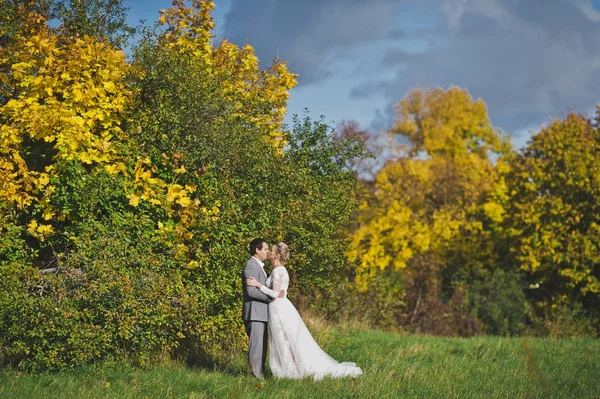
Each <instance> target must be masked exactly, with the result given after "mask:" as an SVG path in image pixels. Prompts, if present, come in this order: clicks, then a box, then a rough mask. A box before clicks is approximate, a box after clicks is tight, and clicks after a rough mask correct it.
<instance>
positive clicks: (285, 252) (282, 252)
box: [273, 241, 290, 265]
mask: <svg viewBox="0 0 600 399" xmlns="http://www.w3.org/2000/svg"><path fill="white" fill-rule="evenodd" d="M273 246H274V247H275V252H276V253H277V257H278V258H279V261H280V262H281V263H282V264H284V265H285V264H287V263H288V260H290V249H289V248H288V246H287V244H286V243H285V242H281V241H280V242H278V243H277V244H275V245H273Z"/></svg>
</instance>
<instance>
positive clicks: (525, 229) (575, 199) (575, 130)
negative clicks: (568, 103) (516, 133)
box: [507, 113, 600, 320]
mask: <svg viewBox="0 0 600 399" xmlns="http://www.w3.org/2000/svg"><path fill="white" fill-rule="evenodd" d="M598 128H599V127H598V125H594V124H593V123H592V122H591V121H590V120H589V119H588V118H586V117H584V116H582V115H578V114H575V113H572V114H569V115H568V116H567V117H566V118H565V119H564V120H555V121H553V122H552V123H550V124H549V125H548V126H546V127H545V128H544V129H542V131H541V132H540V133H538V134H536V135H534V136H533V137H532V138H531V141H530V142H529V144H528V145H527V147H526V148H525V150H524V151H523V153H522V154H520V155H519V156H518V157H517V158H516V160H515V162H514V168H513V171H512V173H511V177H510V185H509V189H510V192H511V201H510V204H511V207H510V210H509V215H510V217H509V218H508V220H507V224H508V226H509V228H510V230H509V231H510V234H511V237H512V239H513V241H512V245H511V253H512V255H513V256H514V258H515V260H516V262H517V263H518V265H519V266H520V267H521V268H522V270H524V271H525V272H526V273H527V276H528V280H529V284H530V290H528V291H529V294H530V295H531V297H532V299H533V301H534V303H536V302H539V303H540V304H541V305H542V307H547V306H550V305H551V304H552V303H554V302H564V301H563V300H561V297H562V296H565V298H567V300H568V302H570V303H572V304H576V303H580V304H581V305H583V307H584V309H586V310H587V312H588V314H587V315H588V317H589V318H590V319H591V320H594V319H595V320H598V314H597V309H598V307H599V305H600V302H599V299H600V296H599V294H600V282H599V279H600V266H599V265H600V252H599V248H600V241H599V234H598V233H599V231H600V230H599V229H600V219H599V217H598V215H599V211H600V208H599V205H598V204H600V131H599V130H598Z"/></svg>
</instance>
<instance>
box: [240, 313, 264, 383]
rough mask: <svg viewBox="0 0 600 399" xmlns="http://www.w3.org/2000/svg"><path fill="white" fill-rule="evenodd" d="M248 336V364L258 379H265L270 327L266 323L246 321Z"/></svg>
mask: <svg viewBox="0 0 600 399" xmlns="http://www.w3.org/2000/svg"><path fill="white" fill-rule="evenodd" d="M244 325H245V326H246V333H247V334H248V338H249V343H248V364H249V365H250V367H251V368H252V373H253V374H254V375H255V376H256V377H257V378H261V379H262V378H263V374H264V371H265V361H266V359H267V342H268V338H269V337H268V327H267V323H266V322H264V321H252V320H248V321H244Z"/></svg>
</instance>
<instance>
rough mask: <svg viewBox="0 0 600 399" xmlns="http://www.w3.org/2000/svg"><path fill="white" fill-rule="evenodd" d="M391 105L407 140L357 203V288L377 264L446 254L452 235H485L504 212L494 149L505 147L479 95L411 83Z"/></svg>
mask: <svg viewBox="0 0 600 399" xmlns="http://www.w3.org/2000/svg"><path fill="white" fill-rule="evenodd" d="M396 111H397V113H398V121H397V126H396V128H395V129H393V132H395V133H397V134H399V135H401V136H403V137H404V138H406V139H408V140H409V142H410V147H409V151H408V156H407V157H404V158H400V159H399V160H397V161H394V162H389V163H388V164H386V166H385V167H384V168H383V169H382V170H381V171H380V172H379V173H378V174H377V176H376V178H375V182H374V185H373V189H372V194H371V195H370V196H369V197H368V198H366V200H365V201H364V203H363V205H362V209H363V212H362V213H361V215H360V216H359V224H358V228H357V229H356V231H355V232H354V233H353V235H352V241H353V247H354V248H355V250H354V251H352V252H351V253H350V254H349V257H350V259H351V260H353V261H355V262H358V270H357V278H356V287H357V288H358V289H359V290H365V289H366V288H367V287H368V284H369V281H370V280H371V279H372V278H373V277H374V276H376V275H377V274H378V273H380V272H382V271H385V270H390V269H391V270H395V271H399V272H401V271H403V270H404V269H406V268H407V265H408V264H410V262H411V260H412V259H414V257H415V256H416V255H427V256H432V257H433V258H436V259H438V260H439V261H441V262H442V263H445V264H447V263H449V262H451V260H449V259H448V257H447V256H445V253H446V251H447V249H448V248H449V246H450V245H452V246H454V247H455V248H454V249H455V250H458V248H456V246H458V245H461V244H459V240H458V238H459V237H461V236H466V237H475V236H481V235H485V234H486V233H485V231H484V230H485V229H486V226H489V225H497V224H498V223H499V222H501V221H502V220H503V216H504V203H505V201H506V199H507V195H506V184H505V182H504V177H503V176H504V174H505V173H506V172H507V171H508V165H507V163H506V161H505V159H504V158H503V157H500V155H502V154H505V153H506V154H508V153H510V147H509V145H508V142H507V141H506V140H503V139H502V138H501V137H500V136H499V135H498V133H497V132H496V131H495V129H494V128H493V127H492V125H491V123H490V121H489V118H488V116H487V111H486V107H485V103H484V102H483V101H481V100H473V99H472V98H471V96H470V95H469V94H468V93H467V92H466V91H465V90H462V89H460V88H456V87H453V88H450V89H448V90H442V89H439V88H438V89H434V90H416V91H413V92H412V93H410V94H408V95H407V96H406V97H405V98H404V99H403V100H402V101H400V102H399V103H398V105H397V106H396ZM494 154H495V155H494ZM493 156H495V157H496V158H497V159H494V162H493V161H492V159H491V158H492V157H493ZM465 245H466V244H465Z"/></svg>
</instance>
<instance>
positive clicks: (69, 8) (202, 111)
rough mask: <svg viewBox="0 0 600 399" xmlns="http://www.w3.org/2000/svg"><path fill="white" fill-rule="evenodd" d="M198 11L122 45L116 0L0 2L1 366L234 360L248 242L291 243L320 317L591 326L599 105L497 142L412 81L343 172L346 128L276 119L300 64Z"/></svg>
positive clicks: (461, 330) (493, 326)
mask: <svg viewBox="0 0 600 399" xmlns="http://www.w3.org/2000/svg"><path fill="white" fill-rule="evenodd" d="M213 8H214V4H213V3H212V2H211V1H208V0H194V1H192V2H191V5H190V6H189V7H188V6H187V5H186V4H185V2H182V1H174V2H173V6H172V7H171V8H170V9H168V10H165V11H162V12H161V16H160V18H159V22H158V23H157V25H156V26H154V27H146V28H144V29H139V30H138V32H137V36H136V37H137V39H136V40H135V42H134V43H132V40H131V38H132V36H131V35H132V32H133V30H132V28H131V27H129V26H127V25H126V23H125V16H126V9H125V8H124V7H123V6H122V3H121V2H120V1H117V0H87V1H74V0H73V1H67V0H56V1H30V0H4V1H3V2H2V7H0V43H1V44H2V46H1V47H0V70H1V74H0V79H1V80H0V121H1V128H0V140H1V144H0V362H1V363H2V364H3V365H12V366H13V367H17V368H19V369H25V370H46V369H61V368H67V367H73V366H76V365H80V364H89V363H94V362H98V361H103V360H107V359H122V358H126V359H129V360H130V361H133V362H136V363H139V364H147V363H148V362H151V361H156V360H160V359H161V358H163V357H177V358H181V359H185V360H187V361H189V362H193V363H195V364H206V363H211V362H215V361H216V362H219V361H227V356H228V354H233V355H232V356H237V355H238V354H239V353H240V351H242V349H243V346H244V345H245V344H246V339H245V332H244V328H243V324H242V323H241V317H240V314H241V313H240V312H241V295H240V292H241V291H240V290H241V287H240V285H241V277H240V271H241V268H242V266H243V264H244V261H245V259H246V258H247V257H248V254H247V252H246V251H247V249H246V247H247V245H248V242H249V241H250V240H251V239H252V238H254V237H256V236H262V237H264V238H266V239H267V240H269V241H275V240H284V241H285V242H287V243H289V244H290V247H291V250H292V252H293V261H292V263H291V264H290V270H291V273H292V278H293V286H294V287H295V288H294V291H293V292H291V293H290V294H291V295H292V297H293V298H294V300H295V302H296V303H298V304H305V305H306V306H308V304H309V303H310V304H311V305H312V306H314V307H316V308H317V309H318V310H320V311H322V312H325V313H326V314H327V315H329V317H330V319H331V320H335V319H336V318H337V319H338V320H346V319H356V318H358V319H360V320H362V321H363V322H365V323H368V324H369V325H372V326H376V327H380V328H386V329H392V330H404V331H413V332H421V333H431V334H444V335H464V336H469V335H473V334H481V333H485V332H487V333H492V334H517V333H530V334H552V335H595V334H597V333H598V292H599V289H600V287H599V286H598V277H599V276H598V274H599V269H598V261H597V258H596V257H597V256H598V255H597V252H598V251H597V249H598V238H597V234H595V233H596V232H597V229H598V224H597V221H596V220H597V215H598V213H597V206H598V205H597V201H595V200H596V198H600V193H598V184H599V179H600V177H599V175H598V174H597V173H595V172H596V170H597V168H598V166H597V165H598V162H597V161H598V157H599V151H598V140H599V137H600V135H599V131H598V123H597V121H596V122H594V121H590V120H588V119H586V118H585V117H583V116H580V115H575V114H573V115H570V116H569V117H568V118H567V119H566V120H564V121H555V122H553V123H552V124H551V125H550V126H548V127H547V128H545V129H544V130H543V131H542V132H541V133H539V134H538V135H536V136H534V138H533V139H532V141H531V143H530V144H529V147H528V148H527V149H526V150H525V151H523V152H521V153H517V152H515V151H514V150H513V149H512V148H511V147H510V143H509V141H508V139H507V138H505V137H503V136H501V135H500V134H499V132H497V131H496V130H495V129H494V128H493V127H492V126H491V124H490V121H489V119H488V116H487V111H486V108H485V105H484V104H483V102H482V101H480V100H478V101H473V100H472V99H471V97H470V96H469V95H468V94H467V93H466V92H465V91H463V90H461V89H458V88H452V89H449V90H446V91H444V90H429V91H415V92H413V93H411V94H409V95H408V96H407V97H405V99H404V100H403V101H401V103H400V104H399V106H398V121H399V122H398V126H397V127H395V128H394V129H393V131H394V134H397V135H399V136H401V137H403V139H404V141H405V142H406V147H405V151H404V152H405V155H404V156H402V157H400V158H398V159H395V160H391V161H389V162H388V163H387V164H386V165H385V166H384V168H383V169H382V170H380V171H379V172H377V174H376V177H375V179H374V180H373V181H360V180H359V179H358V178H357V173H356V172H355V171H354V170H353V169H352V168H351V167H350V166H351V165H352V164H353V163H354V164H355V166H358V165H357V164H356V163H357V162H359V161H357V160H361V159H365V158H366V157H367V156H368V154H367V151H366V150H365V147H364V145H363V143H362V140H361V138H360V134H359V133H360V132H353V131H351V129H340V130H339V131H338V132H337V133H336V132H334V131H333V129H331V128H330V127H328V126H326V125H325V124H324V123H323V122H322V121H312V120H311V119H310V118H309V117H308V116H306V117H304V118H302V119H295V120H294V123H293V126H292V127H291V128H288V127H286V126H284V125H283V124H282V120H283V116H284V114H285V112H286V102H287V99H288V96H289V94H288V92H289V90H290V89H291V88H292V87H293V86H294V85H295V83H296V76H295V75H294V74H292V73H291V72H290V71H289V70H288V69H287V66H286V64H285V63H283V62H281V61H279V60H274V61H273V63H272V64H271V65H269V66H268V67H266V68H260V67H259V63H258V59H257V57H256V56H255V55H254V52H253V49H252V47H250V46H249V45H246V46H244V47H242V48H240V47H238V46H236V45H234V44H232V43H229V42H227V41H226V40H223V41H221V42H219V43H216V44H215V43H214V37H213V35H212V34H211V32H212V31H213V29H214V23H213V20H212V18H211V11H212V9H213ZM127 40H129V43H130V44H131V43H132V44H131V47H130V48H131V51H130V56H129V58H126V56H125V54H124V52H123V51H122V48H123V47H124V46H125V45H126V43H127Z"/></svg>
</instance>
